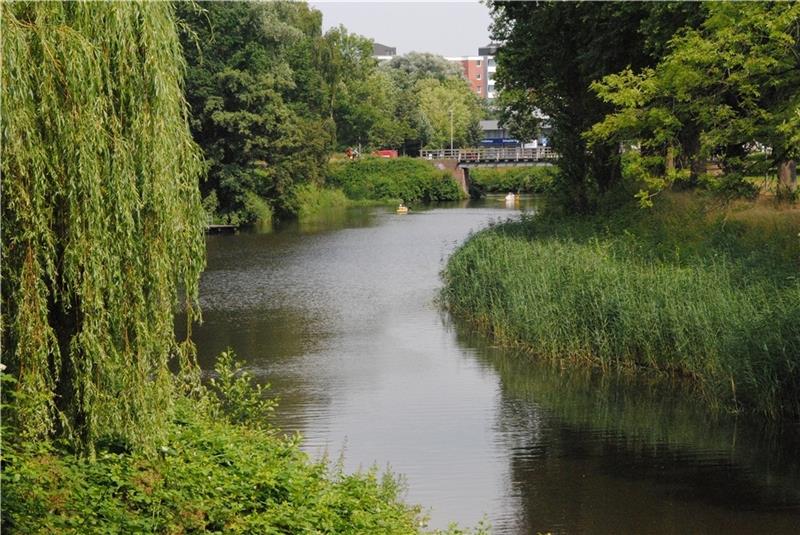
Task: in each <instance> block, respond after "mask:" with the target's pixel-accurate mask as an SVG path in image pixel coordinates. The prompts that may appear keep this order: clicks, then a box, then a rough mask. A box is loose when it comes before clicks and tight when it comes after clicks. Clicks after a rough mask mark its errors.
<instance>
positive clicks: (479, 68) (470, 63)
mask: <svg viewBox="0 0 800 535" xmlns="http://www.w3.org/2000/svg"><path fill="white" fill-rule="evenodd" d="M445 59H447V60H448V61H453V62H458V63H459V64H460V65H461V69H462V70H463V71H464V77H465V78H466V79H467V81H468V82H469V85H470V87H471V88H472V90H473V91H474V92H475V94H476V95H478V96H479V97H483V98H486V80H485V77H486V66H485V65H484V59H483V58H482V57H480V56H461V57H456V58H445Z"/></svg>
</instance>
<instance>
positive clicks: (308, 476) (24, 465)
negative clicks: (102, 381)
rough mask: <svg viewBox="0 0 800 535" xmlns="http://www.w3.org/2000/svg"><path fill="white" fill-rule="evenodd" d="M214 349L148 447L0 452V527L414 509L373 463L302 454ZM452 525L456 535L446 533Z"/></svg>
mask: <svg viewBox="0 0 800 535" xmlns="http://www.w3.org/2000/svg"><path fill="white" fill-rule="evenodd" d="M234 366H235V365H234V363H233V361H232V355H231V354H230V353H224V354H223V355H222V357H221V358H220V360H219V362H218V364H217V370H216V371H217V379H216V380H215V381H214V382H213V384H212V385H211V386H210V388H209V389H208V390H205V389H204V390H203V392H202V393H201V394H200V395H199V397H198V395H195V396H193V398H192V399H189V398H185V397H178V398H177V399H176V404H175V408H174V411H172V412H171V413H170V416H171V417H170V419H169V421H168V422H166V424H165V428H164V435H163V437H162V440H161V441H160V445H159V448H158V450H157V453H155V452H146V451H143V452H130V451H125V450H124V449H122V450H121V449H120V447H119V446H120V445H119V444H114V443H110V444H101V445H100V447H99V448H98V452H97V457H96V459H94V460H87V459H82V458H79V457H76V456H74V455H71V453H70V452H69V451H67V450H64V449H62V448H58V447H56V446H53V445H50V444H47V443H45V444H38V443H25V444H21V445H15V446H12V447H11V448H5V451H4V453H3V463H4V469H3V473H2V476H3V530H4V531H5V530H9V532H11V531H14V532H18V533H31V534H33V533H75V534H86V533H187V532H192V533H279V532H280V533H301V532H302V533H385V534H389V533H397V534H407V533H416V532H418V531H419V529H420V526H421V525H422V524H421V520H420V510H419V508H417V507H409V506H406V505H405V504H403V503H402V501H400V499H399V493H400V491H401V487H399V485H398V483H397V481H396V479H394V478H393V477H392V476H391V475H390V474H384V475H383V476H380V475H379V474H378V473H377V471H376V470H374V469H373V470H369V471H367V472H364V473H359V474H354V475H347V474H345V473H343V472H342V470H341V468H340V467H336V466H332V465H330V464H329V463H328V462H327V461H326V460H322V461H319V462H314V461H311V460H310V459H309V458H308V457H307V456H306V455H305V454H304V453H302V452H301V451H300V449H299V447H298V439H297V438H296V437H295V438H286V437H281V436H280V435H279V434H278V433H277V432H276V430H274V429H272V428H271V427H270V426H269V424H268V422H267V420H265V418H266V417H267V415H268V414H269V411H270V410H271V409H272V408H273V404H272V403H271V402H269V401H265V400H264V399H263V397H262V391H261V390H260V389H252V387H251V386H250V377H249V376H248V375H247V374H246V373H243V372H242V371H241V369H239V368H236V367H234ZM453 533H456V531H455V530H454V531H453Z"/></svg>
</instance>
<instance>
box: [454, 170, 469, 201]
mask: <svg viewBox="0 0 800 535" xmlns="http://www.w3.org/2000/svg"><path fill="white" fill-rule="evenodd" d="M456 180H457V181H458V185H459V186H460V187H461V191H463V192H464V194H465V195H469V186H470V184H469V167H461V166H460V165H459V166H457V167H456Z"/></svg>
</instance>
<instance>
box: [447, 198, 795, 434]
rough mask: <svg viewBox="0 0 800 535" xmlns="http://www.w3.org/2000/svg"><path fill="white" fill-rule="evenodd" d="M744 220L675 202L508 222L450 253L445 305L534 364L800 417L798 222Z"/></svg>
mask: <svg viewBox="0 0 800 535" xmlns="http://www.w3.org/2000/svg"><path fill="white" fill-rule="evenodd" d="M745 214H748V212H743V213H742V214H736V213H728V214H722V215H721V216H710V215H707V214H706V215H704V214H703V212H702V208H701V207H698V206H696V203H690V204H689V205H688V206H682V205H681V204H680V203H669V205H668V206H658V205H657V206H656V210H655V211H654V212H652V213H650V214H646V215H643V214H640V215H635V214H634V215H631V214H630V213H625V214H617V215H616V216H612V217H609V216H608V215H606V216H604V217H597V218H593V219H583V220H575V219H572V220H567V219H563V218H553V219H544V218H532V219H530V220H526V221H524V222H522V223H509V224H505V225H501V226H499V227H496V228H493V229H490V230H487V231H484V232H482V233H479V234H478V235H476V236H475V237H474V238H473V239H471V240H470V241H468V242H467V243H466V244H465V245H464V246H463V247H462V248H461V249H460V250H459V251H458V252H457V253H456V254H455V255H454V256H453V257H452V258H451V260H450V261H449V263H448V266H447V268H446V271H445V274H444V277H445V282H446V288H445V290H444V296H445V300H446V302H447V304H448V306H449V307H450V308H451V309H452V310H453V311H454V312H455V313H457V314H461V315H465V316H467V317H469V318H470V319H472V320H473V321H474V322H476V323H477V324H478V325H480V326H482V327H483V328H484V329H486V330H487V331H489V332H491V333H492V334H493V335H494V336H495V337H496V338H498V339H499V340H500V341H503V342H506V343H515V344H521V345H522V346H524V347H526V348H529V349H530V350H531V351H533V352H534V353H536V354H537V355H541V356H543V357H547V358H552V359H557V360H575V361H578V362H586V363H589V364H592V365H597V366H600V367H602V368H603V369H605V370H608V369H614V368H628V369H637V370H650V371H655V372H657V373H661V374H665V375H669V376H680V377H688V378H690V379H692V381H693V382H694V384H695V386H696V387H697V389H698V391H699V392H700V395H702V396H704V397H705V398H706V399H707V400H708V401H709V402H711V403H713V404H716V405H718V406H723V407H726V408H732V409H736V410H738V409H741V408H746V409H749V410H752V411H755V412H758V413H761V414H764V415H767V416H769V417H780V416H789V417H793V418H796V417H798V415H800V366H798V364H799V363H798V355H800V331H798V329H797V327H796V318H797V315H798V313H800V281H798V279H797V277H796V269H797V267H796V266H797V264H796V263H797V258H798V256H800V243H798V241H797V234H798V230H800V220H798V219H797V218H796V217H795V218H791V217H790V216H787V215H781V213H780V212H772V213H771V216H774V217H772V219H767V221H771V220H774V219H775V218H777V220H779V221H781V223H780V224H777V225H775V226H772V225H771V224H765V223H764V221H760V222H759V220H758V218H757V217H754V215H755V216H759V212H758V210H754V211H753V212H752V213H749V215H745ZM722 216H724V217H722ZM765 242H767V243H765Z"/></svg>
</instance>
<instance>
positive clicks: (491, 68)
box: [478, 43, 497, 100]
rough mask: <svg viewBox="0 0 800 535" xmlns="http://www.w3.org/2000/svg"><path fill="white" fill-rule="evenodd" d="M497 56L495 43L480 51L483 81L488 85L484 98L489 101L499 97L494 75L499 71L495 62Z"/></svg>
mask: <svg viewBox="0 0 800 535" xmlns="http://www.w3.org/2000/svg"><path fill="white" fill-rule="evenodd" d="M495 54H497V45H496V44H494V43H489V44H488V45H486V46H482V47H480V48H479V49H478V55H479V56H480V57H481V59H482V60H483V69H484V72H483V79H484V83H485V84H486V85H485V88H486V89H485V91H486V94H485V95H484V96H485V97H486V98H487V99H489V100H494V98H495V97H496V96H497V91H495V88H494V74H495V72H496V71H497V64H496V63H495V61H494V56H495Z"/></svg>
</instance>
